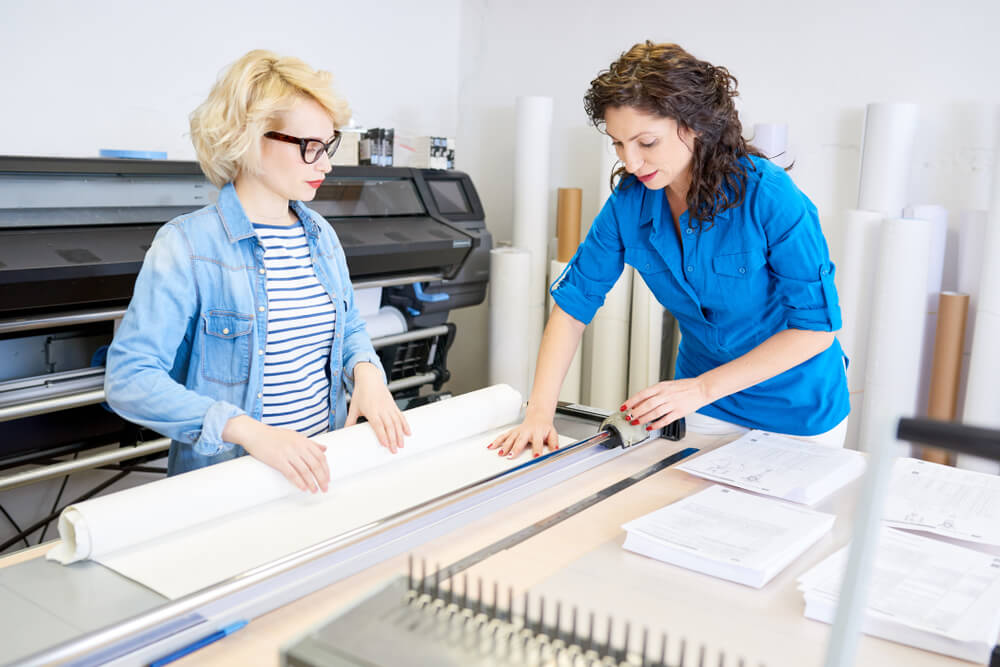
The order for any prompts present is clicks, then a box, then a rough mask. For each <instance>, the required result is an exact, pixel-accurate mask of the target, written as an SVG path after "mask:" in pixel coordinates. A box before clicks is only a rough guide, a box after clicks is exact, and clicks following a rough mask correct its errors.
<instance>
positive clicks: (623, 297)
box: [583, 267, 632, 410]
mask: <svg viewBox="0 0 1000 667" xmlns="http://www.w3.org/2000/svg"><path fill="white" fill-rule="evenodd" d="M631 296H632V268H631V267H625V270H624V271H623V272H622V275H621V277H620V278H618V281H617V282H616V283H615V284H614V286H613V287H612V288H611V290H610V291H609V292H608V293H607V295H606V296H605V298H604V305H603V306H601V308H600V309H599V310H598V311H597V314H596V315H594V319H593V320H592V321H591V323H590V326H588V327H587V329H586V331H585V333H584V336H585V338H586V339H587V340H586V342H587V345H586V346H585V348H584V364H583V366H584V373H585V374H587V378H586V380H587V381H585V382H584V384H585V385H586V386H587V388H588V391H587V394H586V396H585V398H586V402H587V404H588V405H591V406H593V407H596V408H603V409H605V410H613V409H617V408H618V406H619V405H621V403H622V401H623V400H624V399H626V398H628V396H627V394H626V392H627V391H628V342H629V319H630V302H631Z"/></svg>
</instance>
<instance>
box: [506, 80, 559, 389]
mask: <svg viewBox="0 0 1000 667" xmlns="http://www.w3.org/2000/svg"><path fill="white" fill-rule="evenodd" d="M514 113H515V123H514V193H513V195H514V230H513V244H512V245H513V246H514V247H515V248H521V249H524V250H527V251H528V253H530V255H531V262H530V267H529V274H528V275H529V278H528V288H527V289H526V290H525V291H524V292H522V293H521V294H520V298H521V299H524V300H526V301H527V305H528V306H535V308H530V309H529V313H528V317H527V319H526V320H525V322H524V328H523V329H522V331H521V334H520V335H521V336H522V337H524V338H525V339H526V341H527V345H528V347H529V348H531V349H532V350H534V351H535V352H536V353H537V351H538V347H539V345H540V344H541V341H542V328H543V327H544V325H545V295H546V294H547V292H548V290H546V281H545V278H546V276H547V273H548V268H549V267H548V261H549V249H548V246H549V238H550V237H551V236H552V231H551V230H552V225H551V223H550V221H549V163H550V159H551V157H550V153H551V145H552V141H551V133H552V98H551V97H518V98H517V100H516V102H515V105H514ZM534 373H535V356H534V355H532V356H531V358H530V359H529V360H528V378H529V381H530V378H531V377H532V376H533V375H534Z"/></svg>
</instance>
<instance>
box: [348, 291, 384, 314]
mask: <svg viewBox="0 0 1000 667" xmlns="http://www.w3.org/2000/svg"><path fill="white" fill-rule="evenodd" d="M381 304H382V288H381V287H366V288H364V289H356V290H354V306H355V307H356V308H357V309H358V314H359V315H361V316H362V317H366V316H369V315H375V314H377V313H378V309H379V306H380V305H381Z"/></svg>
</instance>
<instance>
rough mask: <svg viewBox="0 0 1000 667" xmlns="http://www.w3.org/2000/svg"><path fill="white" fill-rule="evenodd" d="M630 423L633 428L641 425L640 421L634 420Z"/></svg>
mask: <svg viewBox="0 0 1000 667" xmlns="http://www.w3.org/2000/svg"><path fill="white" fill-rule="evenodd" d="M629 423H630V424H632V426H638V425H639V420H638V419H633V420H632V421H630V422H629Z"/></svg>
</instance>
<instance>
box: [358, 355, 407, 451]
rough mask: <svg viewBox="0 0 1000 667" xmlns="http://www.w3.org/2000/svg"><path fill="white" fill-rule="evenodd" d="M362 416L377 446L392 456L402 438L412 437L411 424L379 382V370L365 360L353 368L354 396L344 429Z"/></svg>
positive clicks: (390, 394) (386, 388)
mask: <svg viewBox="0 0 1000 667" xmlns="http://www.w3.org/2000/svg"><path fill="white" fill-rule="evenodd" d="M362 416H363V417H364V418H365V419H367V420H368V423H369V424H371V427H372V430H373V431H375V437H376V438H378V441H379V444H381V445H382V446H383V447H385V448H387V449H388V450H389V451H390V452H392V453H393V454H395V453H396V451H397V450H399V449H401V448H402V447H403V436H404V435H411V433H410V425H409V424H408V423H407V422H406V417H404V416H403V413H402V412H400V411H399V407H398V406H397V405H396V401H394V400H393V398H392V393H391V392H390V391H389V388H388V387H387V386H385V382H383V381H382V373H381V371H379V369H378V368H377V367H376V366H375V365H374V364H370V363H368V362H367V361H363V362H361V363H359V364H357V365H356V366H355V367H354V394H353V395H352V396H351V407H350V408H349V409H348V410H347V421H346V422H344V426H352V425H354V424H356V423H357V422H358V417H362Z"/></svg>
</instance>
